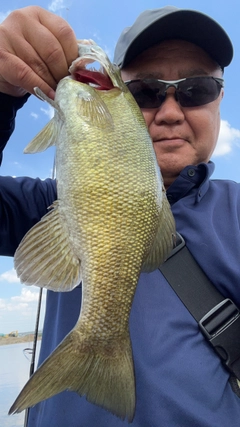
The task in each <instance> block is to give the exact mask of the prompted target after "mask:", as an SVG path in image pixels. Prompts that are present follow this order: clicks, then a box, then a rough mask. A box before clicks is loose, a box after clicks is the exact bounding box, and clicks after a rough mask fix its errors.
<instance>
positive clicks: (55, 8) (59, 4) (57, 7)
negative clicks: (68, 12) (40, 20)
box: [48, 0, 67, 12]
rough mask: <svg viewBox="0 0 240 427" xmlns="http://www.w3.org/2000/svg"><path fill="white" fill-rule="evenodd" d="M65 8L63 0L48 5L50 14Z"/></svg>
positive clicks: (56, 0) (55, 0) (54, 0)
mask: <svg viewBox="0 0 240 427" xmlns="http://www.w3.org/2000/svg"><path fill="white" fill-rule="evenodd" d="M66 7H67V5H66V2H65V0H53V1H52V3H50V4H49V5H48V9H49V10H51V11H52V12H57V11H58V10H61V9H65V8H66Z"/></svg>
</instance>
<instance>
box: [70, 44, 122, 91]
mask: <svg viewBox="0 0 240 427" xmlns="http://www.w3.org/2000/svg"><path fill="white" fill-rule="evenodd" d="M78 53H79V56H78V58H77V59H75V61H73V63H72V65H71V66H70V68H69V72H70V76H71V78H72V79H74V80H76V81H78V82H81V83H85V84H88V85H91V86H93V87H94V88H95V89H97V90H111V89H113V88H118V89H120V90H121V91H122V92H125V93H126V92H128V88H127V87H126V85H125V84H124V82H123V80H122V78H121V73H120V68H119V67H118V66H117V65H116V64H112V63H111V62H110V60H109V58H108V56H107V55H106V53H105V52H104V51H103V49H102V48H101V47H100V46H98V45H97V44H96V43H95V42H94V41H93V40H79V41H78ZM93 62H98V63H99V64H100V66H101V67H100V69H99V71H97V70H93V69H90V70H88V69H87V68H86V67H87V66H88V65H89V64H91V63H93Z"/></svg>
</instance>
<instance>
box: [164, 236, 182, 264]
mask: <svg viewBox="0 0 240 427" xmlns="http://www.w3.org/2000/svg"><path fill="white" fill-rule="evenodd" d="M174 240H175V242H174V244H175V245H174V248H173V249H172V251H171V252H170V254H169V255H168V257H167V259H169V258H171V257H172V256H173V255H175V254H176V253H177V252H179V251H180V250H181V249H182V248H183V247H184V246H185V240H184V238H183V237H182V236H181V234H179V233H178V232H177V231H176V235H175V239H174Z"/></svg>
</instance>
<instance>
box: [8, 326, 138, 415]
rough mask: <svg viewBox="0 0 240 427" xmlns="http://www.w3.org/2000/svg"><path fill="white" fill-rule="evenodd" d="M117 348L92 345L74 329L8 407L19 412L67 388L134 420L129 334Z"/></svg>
mask: <svg viewBox="0 0 240 427" xmlns="http://www.w3.org/2000/svg"><path fill="white" fill-rule="evenodd" d="M126 338H127V339H125V338H124V340H123V342H120V345H119V343H117V346H116V347H114V343H113V342H112V343H111V344H110V346H107V345H105V348H104V347H102V346H100V345H95V347H93V346H91V344H90V342H89V341H88V340H86V339H85V338H83V336H82V335H81V334H80V332H79V331H77V330H76V329H74V330H73V331H72V332H70V333H69V334H68V335H67V336H66V338H65V339H64V340H63V341H62V343H60V344H59V346H58V347H57V348H56V349H55V351H54V352H53V353H52V354H51V355H50V356H49V357H48V358H47V359H46V360H45V362H44V363H43V364H42V365H41V366H40V367H39V368H38V369H37V371H36V372H35V373H34V374H33V376H32V377H31V378H30V379H29V381H28V382H27V383H26V385H25V386H24V388H23V389H22V391H21V392H20V394H19V396H18V397H17V399H16V400H15V402H14V403H13V405H12V407H11V408H10V410H9V414H13V413H19V412H21V411H23V410H24V409H26V408H28V407H31V406H33V405H36V404H37V403H39V402H40V401H42V400H45V399H48V398H50V397H52V396H54V395H55V394H58V393H60V392H62V391H64V390H70V391H75V392H77V393H78V394H79V395H80V396H85V397H86V399H87V400H88V401H89V402H91V403H94V404H96V405H99V406H100V407H102V408H104V409H106V410H108V411H110V412H112V413H113V414H114V415H116V416H118V417H119V418H121V419H125V418H126V417H127V418H128V421H129V422H131V421H132V420H133V417H134V410H135V382H134V372H133V362H132V352H131V345H130V339H129V337H126Z"/></svg>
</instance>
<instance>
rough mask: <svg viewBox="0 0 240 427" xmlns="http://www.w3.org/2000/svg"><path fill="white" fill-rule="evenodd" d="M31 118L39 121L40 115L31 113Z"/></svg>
mask: <svg viewBox="0 0 240 427" xmlns="http://www.w3.org/2000/svg"><path fill="white" fill-rule="evenodd" d="M30 116H32V117H33V118H34V119H38V117H39V115H38V114H37V113H34V112H33V111H32V112H31V114H30Z"/></svg>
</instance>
